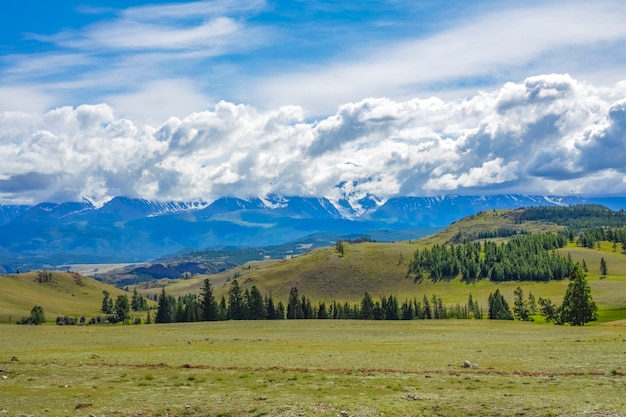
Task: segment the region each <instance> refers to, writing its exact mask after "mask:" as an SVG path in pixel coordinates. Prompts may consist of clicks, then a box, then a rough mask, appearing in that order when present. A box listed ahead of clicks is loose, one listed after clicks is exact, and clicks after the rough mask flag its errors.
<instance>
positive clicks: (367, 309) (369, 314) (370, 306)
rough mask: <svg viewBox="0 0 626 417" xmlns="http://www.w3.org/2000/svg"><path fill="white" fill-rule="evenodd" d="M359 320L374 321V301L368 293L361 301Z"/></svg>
mask: <svg viewBox="0 0 626 417" xmlns="http://www.w3.org/2000/svg"><path fill="white" fill-rule="evenodd" d="M360 318H361V319H363V320H373V319H374V301H373V300H372V297H371V296H370V295H369V293H367V292H366V293H365V295H364V296H363V299H362V300H361V317H360Z"/></svg>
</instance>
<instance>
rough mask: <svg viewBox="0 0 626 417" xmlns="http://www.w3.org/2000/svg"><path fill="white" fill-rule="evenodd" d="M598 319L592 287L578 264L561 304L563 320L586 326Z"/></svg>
mask: <svg viewBox="0 0 626 417" xmlns="http://www.w3.org/2000/svg"><path fill="white" fill-rule="evenodd" d="M597 319H598V307H597V306H596V303H595V302H594V301H593V298H592V297H591V288H590V287H589V283H588V282H587V279H586V278H585V273H584V272H583V271H582V269H581V268H580V266H579V265H578V264H576V266H575V267H574V271H573V272H572V278H571V280H570V283H569V285H568V286H567V291H566V292H565V297H563V304H562V306H561V322H562V323H569V324H571V325H572V326H584V325H585V323H588V322H590V321H594V320H597Z"/></svg>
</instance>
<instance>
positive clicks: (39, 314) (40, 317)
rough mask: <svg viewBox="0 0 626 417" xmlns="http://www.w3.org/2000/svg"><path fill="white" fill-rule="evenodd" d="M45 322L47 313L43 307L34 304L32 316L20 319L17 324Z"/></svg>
mask: <svg viewBox="0 0 626 417" xmlns="http://www.w3.org/2000/svg"><path fill="white" fill-rule="evenodd" d="M45 322H46V314H45V313H44V311H43V307H41V306H34V307H33V308H32V309H31V310H30V316H28V317H22V318H21V319H20V320H18V321H17V324H33V325H40V324H44V323H45Z"/></svg>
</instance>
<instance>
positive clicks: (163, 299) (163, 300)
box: [154, 287, 173, 323]
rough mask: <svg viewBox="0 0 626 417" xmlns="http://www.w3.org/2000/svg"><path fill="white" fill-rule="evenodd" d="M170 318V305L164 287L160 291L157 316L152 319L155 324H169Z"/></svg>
mask: <svg viewBox="0 0 626 417" xmlns="http://www.w3.org/2000/svg"><path fill="white" fill-rule="evenodd" d="M172 321H173V317H172V305H171V303H170V298H169V297H168V296H167V294H165V287H163V288H162V289H161V295H160V296H159V306H158V308H157V314H156V317H155V319H154V322H155V323H171V322H172Z"/></svg>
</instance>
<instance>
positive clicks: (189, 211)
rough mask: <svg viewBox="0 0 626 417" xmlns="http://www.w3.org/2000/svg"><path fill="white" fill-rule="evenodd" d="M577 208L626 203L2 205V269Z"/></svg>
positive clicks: (458, 199)
mask: <svg viewBox="0 0 626 417" xmlns="http://www.w3.org/2000/svg"><path fill="white" fill-rule="evenodd" d="M575 204H601V205H604V206H606V207H608V208H610V209H612V210H623V209H626V197H594V198H583V197H578V196H532V195H489V196H460V195H446V196H438V197H396V198H391V199H388V200H382V199H378V198H376V197H374V196H368V197H366V198H365V199H363V200H362V201H359V207H358V209H357V208H354V207H353V206H352V205H350V204H349V203H348V202H347V201H345V200H339V201H331V200H330V199H327V198H323V197H322V198H318V197H301V196H292V197H286V196H267V197H263V198H261V197H255V198H249V199H241V198H234V197H223V198H220V199H218V200H215V201H214V202H212V203H210V204H209V203H205V202H189V203H183V202H155V201H148V200H144V199H134V198H127V197H115V198H113V199H111V200H110V201H108V202H107V203H105V204H104V205H101V206H96V205H94V204H93V203H91V202H88V201H83V202H67V203H60V204H57V203H41V204H37V205H33V206H28V205H0V272H12V271H14V270H16V269H21V270H27V269H36V268H42V267H49V268H55V267H58V266H60V265H66V264H77V263H122V262H142V261H147V260H150V259H155V258H158V257H161V256H165V255H168V254H172V253H175V252H180V251H189V250H193V249H202V248H220V249H224V248H230V249H235V248H253V247H266V246H275V245H282V244H285V243H287V242H304V241H307V242H311V241H312V240H311V236H317V237H318V239H317V240H319V241H320V242H323V243H324V244H328V242H329V241H331V240H332V239H338V238H341V237H359V236H365V237H369V238H371V239H374V240H402V239H410V238H418V237H421V236H424V235H427V234H430V233H432V232H433V231H435V230H438V229H440V228H443V227H445V226H447V225H449V224H450V223H452V222H454V221H456V220H458V219H460V218H461V217H464V216H467V215H471V214H474V213H477V212H480V211H485V210H493V209H503V208H517V207H529V206H540V205H575ZM324 237H325V238H324ZM296 246H297V245H296ZM309 247H310V244H309Z"/></svg>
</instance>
